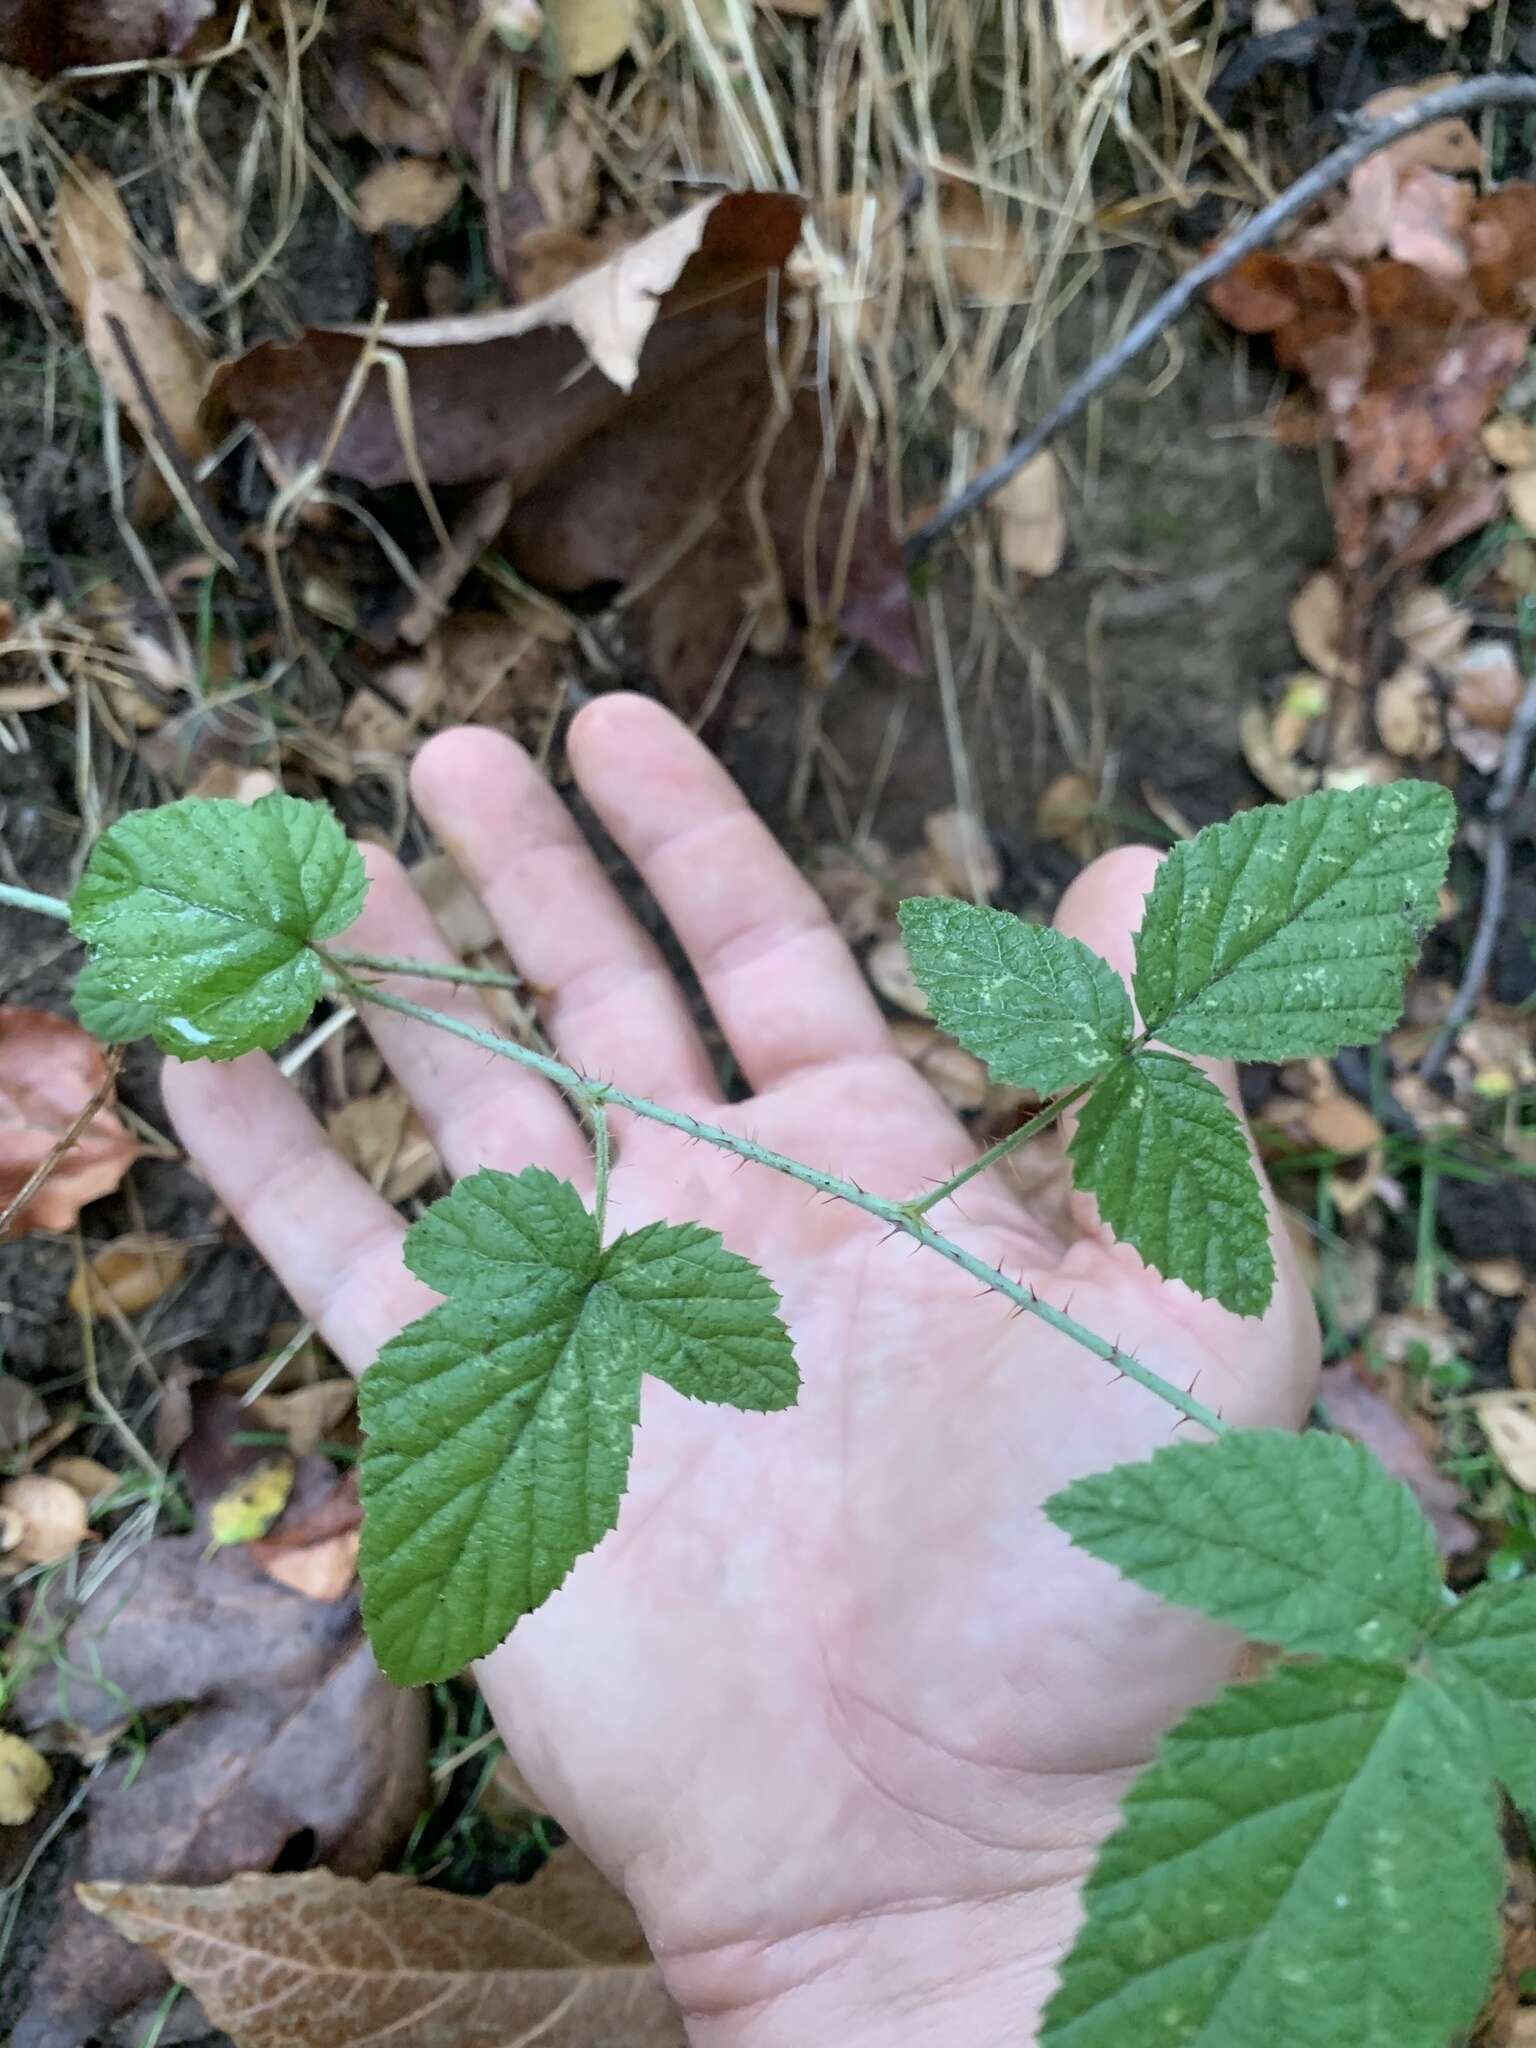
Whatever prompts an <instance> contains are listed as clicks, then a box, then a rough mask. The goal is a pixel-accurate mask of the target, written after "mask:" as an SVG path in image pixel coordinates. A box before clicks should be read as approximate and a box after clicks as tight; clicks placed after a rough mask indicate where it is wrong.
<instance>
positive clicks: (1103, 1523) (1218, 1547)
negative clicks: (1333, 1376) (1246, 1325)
mask: <svg viewBox="0 0 1536 2048" xmlns="http://www.w3.org/2000/svg"><path fill="white" fill-rule="evenodd" d="M1045 1511H1046V1513H1047V1514H1048V1515H1049V1516H1050V1518H1051V1520H1052V1521H1053V1522H1054V1523H1055V1524H1056V1526H1057V1527H1058V1528H1059V1529H1063V1530H1065V1531H1066V1533H1067V1535H1069V1536H1070V1537H1071V1538H1072V1541H1073V1542H1074V1543H1076V1544H1077V1545H1078V1546H1079V1547H1080V1548H1081V1549H1083V1550H1089V1551H1092V1553H1093V1555H1094V1556H1095V1557H1100V1558H1103V1559H1104V1561H1105V1562H1106V1563H1107V1564H1112V1565H1114V1566H1115V1567H1116V1568H1117V1570H1119V1571H1122V1572H1123V1573H1124V1574H1125V1576H1126V1577H1127V1578H1129V1579H1134V1580H1135V1581H1136V1582H1137V1584H1138V1585H1142V1586H1147V1587H1149V1588H1150V1589H1151V1590H1152V1591H1153V1592H1154V1593H1156V1594H1158V1595H1159V1596H1160V1597H1161V1598H1162V1599H1164V1600H1173V1601H1177V1602H1178V1603H1179V1605H1181V1606H1183V1607H1195V1608H1198V1609H1199V1610H1200V1612H1201V1613H1202V1614H1209V1615H1211V1616H1212V1617H1213V1618H1214V1619H1215V1620H1217V1621H1224V1622H1229V1623H1230V1624H1231V1625H1232V1626H1233V1627H1234V1628H1239V1629H1242V1630H1243V1632H1244V1633H1245V1634H1247V1635H1250V1636H1253V1637H1256V1638H1257V1639H1258V1640H1259V1641H1260V1642H1265V1643H1275V1644H1278V1645H1279V1647H1280V1648H1281V1649H1283V1650H1289V1651H1290V1652H1292V1653H1293V1654H1295V1655H1325V1654H1329V1653H1332V1654H1336V1655H1339V1656H1346V1657H1351V1658H1355V1659H1359V1660H1363V1661H1376V1660H1384V1661H1392V1662H1398V1663H1400V1662H1402V1661H1403V1660H1404V1659H1405V1658H1408V1657H1410V1656H1412V1655H1413V1654H1414V1652H1415V1650H1416V1649H1417V1648H1418V1646H1419V1644H1420V1643H1421V1641H1422V1640H1423V1638H1424V1636H1425V1634H1426V1632H1427V1631H1428V1630H1430V1629H1431V1628H1433V1627H1434V1625H1435V1623H1436V1622H1437V1621H1438V1620H1439V1619H1440V1617H1441V1616H1442V1614H1444V1612H1445V1606H1444V1595H1443V1592H1442V1586H1441V1579H1440V1571H1439V1564H1438V1558H1437V1553H1436V1549H1435V1539H1434V1534H1433V1531H1432V1530H1431V1529H1430V1526H1429V1524H1428V1523H1427V1522H1426V1521H1425V1519H1424V1517H1423V1515H1421V1514H1420V1512H1419V1510H1418V1507H1417V1505H1416V1504H1415V1502H1414V1499H1413V1496H1412V1494H1411V1493H1410V1492H1409V1491H1408V1489H1407V1487H1406V1486H1404V1485H1402V1483H1401V1482H1400V1481H1398V1480H1396V1479H1393V1478H1390V1477H1389V1476H1388V1474H1387V1473H1386V1472H1385V1471H1384V1470H1383V1468H1382V1467H1381V1465H1380V1464H1378V1463H1377V1461H1376V1459H1374V1458H1373V1457H1372V1456H1371V1455H1370V1453H1369V1452H1368V1451H1365V1450H1362V1449H1361V1447H1360V1446H1359V1445H1358V1444H1353V1443H1350V1442H1349V1441H1348V1440H1347V1439H1346V1438H1344V1437H1339V1436H1326V1435H1323V1434H1321V1433H1320V1432H1312V1433H1310V1434H1308V1435H1306V1436H1293V1435H1291V1434H1290V1433H1289V1432H1288V1431H1286V1430H1278V1429H1235V1430H1233V1431H1231V1432H1230V1434H1228V1435H1226V1436H1223V1437H1218V1438H1217V1439H1216V1441H1215V1442H1214V1443H1188V1444H1170V1445H1168V1446H1167V1447H1166V1448H1164V1449H1163V1450H1160V1451H1156V1452H1154V1453H1153V1455H1152V1456H1151V1457H1150V1458H1148V1459H1146V1460H1145V1461H1143V1462H1141V1463H1138V1464H1134V1465H1117V1466H1115V1467H1114V1468H1113V1470H1112V1471H1109V1472H1095V1473H1092V1474H1091V1475H1090V1476H1089V1477H1087V1478H1085V1479H1078V1480H1074V1482H1073V1483H1072V1485H1070V1486H1068V1487H1065V1488H1063V1490H1062V1491H1061V1492H1060V1493H1058V1494H1055V1495H1054V1496H1053V1497H1052V1498H1051V1499H1050V1500H1048V1501H1047V1502H1046V1504H1045ZM1530 1644H1531V1645H1532V1646H1536V1616H1533V1619H1532V1621H1531V1637H1530ZM1529 1684H1530V1692H1531V1696H1532V1698H1533V1700H1536V1677H1532V1678H1530V1680H1529ZM1532 1733H1533V1735H1536V1727H1533V1729H1532Z"/></svg>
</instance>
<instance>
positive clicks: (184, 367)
mask: <svg viewBox="0 0 1536 2048" xmlns="http://www.w3.org/2000/svg"><path fill="white" fill-rule="evenodd" d="M54 239H55V243H56V256H57V261H58V266H59V278H60V282H61V283H62V285H63V287H64V292H65V296H66V297H67V298H68V300H69V302H70V304H71V305H72V306H73V308H74V311H75V317H76V319H77V320H78V321H79V323H80V329H81V333H82V334H83V335H84V337H85V346H86V349H87V352H88V353H89V355H90V358H91V361H92V363H93V364H94V365H95V368H96V374H97V375H98V376H99V377H100V378H101V381H102V382H103V384H105V385H106V386H107V388H108V390H110V391H111V393H112V395H113V397H114V398H116V400H117V402H118V403H119V405H121V406H122V408H123V410H124V412H126V413H127V415H128V417H129V418H130V419H131V420H132V421H133V424H134V426H135V427H136V428H137V429H138V431H139V434H140V435H141V437H142V438H143V439H144V440H145V441H146V442H149V441H159V440H161V439H162V438H163V435H164V433H167V432H168V433H169V434H170V437H171V439H172V441H173V442H174V443H175V446H176V447H177V449H179V450H180V452H181V453H182V455H184V456H186V457H187V458H188V460H189V461H193V462H196V461H200V460H201V459H202V457H203V456H204V455H205V454H206V453H207V452H208V447H209V443H208V439H207V435H206V433H205V432H204V429H203V425H202V420H201V413H202V405H203V399H204V397H205V395H206V393H207V390H208V381H209V377H210V374H211V368H212V366H211V364H210V363H209V361H208V357H207V355H206V353H205V352H204V349H203V346H202V344H201V343H200V342H199V341H198V339H197V337H196V336H195V335H194V334H193V332H192V330H191V329H190V328H189V327H188V326H187V325H186V324H185V322H184V321H183V320H182V319H181V318H180V316H179V315H178V314H176V313H174V312H173V311H172V310H171V308H170V307H169V306H167V305H165V304H164V303H163V302H162V301H161V300H159V299H157V298H154V297H152V296H151V294H150V292H149V289H148V287H147V285H146V284H145V281H144V273H143V270H142V268H141V266H140V263H139V259H138V254H137V251H136V249H135V246H134V235H133V227H132V224H131V223H130V221H129V219H128V215H127V212H126V210H125V208H124V206H123V202H122V200H121V199H120V198H119V197H118V193H117V187H116V185H115V184H114V183H113V181H112V179H111V177H110V176H109V175H108V173H107V172H105V171H102V170H98V169H97V168H96V166H95V165H94V164H89V163H86V162H84V161H83V160H77V161H76V162H75V163H74V164H72V165H71V166H70V168H69V171H68V173H67V175H66V176H65V178H64V179H63V181H62V182H61V184H60V186H59V197H58V203H57V206H56V208H55V211H54ZM122 336H126V347H125V344H124V341H123V339H122V338H121V337H122ZM130 352H131V357H132V362H136V363H137V365H138V368H139V370H140V372H141V373H142V376H143V378H144V382H145V384H146V385H147V386H148V388H149V390H150V392H151V393H152V394H153V396H154V400H155V408H157V409H158V411H159V415H160V421H159V422H157V420H156V419H155V416H154V409H152V408H151V407H150V406H149V405H148V404H147V403H146V402H145V400H144V398H143V396H142V394H141V392H140V389H139V383H138V380H137V379H136V378H135V376H134V374H133V369H132V366H131V363H130ZM160 422H163V427H162V425H161V423H160ZM155 482H156V484H157V485H158V483H159V479H158V478H156V479H155ZM161 488H163V487H161Z"/></svg>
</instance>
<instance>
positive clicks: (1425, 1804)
mask: <svg viewBox="0 0 1536 2048" xmlns="http://www.w3.org/2000/svg"><path fill="white" fill-rule="evenodd" d="M1503 1885H1504V1871H1503V1856H1502V1852H1501V1849H1500V1843H1499V1836H1498V1830H1497V1826H1496V1822H1495V1809H1494V1805H1493V1801H1492V1798H1491V1794H1490V1788H1489V1784H1488V1778H1487V1773H1486V1767H1485V1765H1484V1762H1483V1759H1482V1757H1481V1752H1480V1748H1479V1738H1478V1732H1477V1730H1476V1729H1475V1728H1474V1727H1473V1726H1472V1725H1471V1723H1470V1722H1468V1720H1467V1719H1466V1718H1465V1716H1463V1715H1462V1714H1461V1713H1459V1712H1458V1711H1457V1709H1456V1707H1455V1706H1454V1704H1453V1703H1452V1702H1451V1701H1450V1700H1449V1698H1448V1697H1447V1696H1446V1695H1445V1694H1444V1693H1443V1692H1441V1691H1440V1690H1439V1688H1437V1687H1435V1686H1433V1685H1430V1684H1428V1683H1427V1682H1426V1681H1424V1680H1423V1679H1420V1678H1417V1677H1415V1676H1412V1675H1410V1674H1408V1673H1407V1672H1404V1671H1402V1670H1398V1669H1392V1668H1389V1667H1387V1666H1385V1665H1380V1664H1355V1663H1350V1662H1345V1661H1342V1660H1340V1661H1336V1662H1335V1661H1330V1662H1326V1663H1322V1664H1315V1665H1309V1666H1294V1667H1282V1668H1281V1669H1279V1670H1278V1671H1276V1672H1274V1673H1273V1674H1272V1675H1271V1676H1270V1677H1268V1678H1267V1679H1264V1680H1262V1681H1261V1682H1259V1683H1257V1684H1253V1685H1241V1686H1234V1687H1233V1688H1232V1689H1231V1690H1230V1691H1228V1692H1225V1693H1223V1694H1222V1695H1221V1696H1220V1697H1219V1698H1218V1699H1216V1700H1214V1701H1212V1702H1211V1704H1210V1705H1209V1706H1204V1707H1200V1708H1197V1709H1196V1711H1195V1712H1194V1713H1192V1714H1191V1715H1189V1716H1188V1718H1187V1719H1186V1720H1184V1721H1183V1722H1182V1723H1181V1724H1180V1725H1179V1727H1177V1728H1176V1729H1175V1730H1174V1731H1173V1733H1172V1734H1171V1735H1169V1736H1168V1737H1167V1738H1166V1740H1165V1741H1164V1743H1163V1746H1162V1749H1161V1751H1160V1752H1159V1754H1158V1757H1157V1759H1156V1761H1155V1762H1154V1763H1153V1764H1152V1766H1151V1767H1150V1769H1148V1770H1147V1771H1145V1772H1144V1773H1143V1774H1142V1776H1141V1777H1140V1778H1139V1779H1138V1780H1137V1781H1136V1783H1135V1784H1134V1785H1133V1786H1132V1788H1131V1791H1130V1793H1129V1795H1128V1797H1127V1799H1126V1802H1125V1810H1124V1816H1123V1818H1122V1821H1121V1825H1120V1827H1119V1828H1118V1830H1117V1831H1116V1833H1115V1834H1113V1835H1112V1836H1111V1837H1110V1839H1109V1841H1108V1842H1107V1843H1106V1844H1105V1847H1104V1849H1103V1851H1102V1852H1101V1854H1100V1857H1099V1860H1098V1864H1097V1866H1096V1868H1095V1870H1094V1873H1093V1875H1092V1877H1091V1878H1090V1880H1089V1882H1088V1886H1087V1890H1086V1893H1085V1904H1086V1907H1087V1920H1086V1923H1085V1925H1084V1927H1083V1929H1082V1932H1081V1933H1080V1935H1079V1936H1078V1939H1077V1943H1076V1945H1075V1947H1074V1948H1073V1950H1072V1953H1071V1954H1070V1955H1069V1956H1068V1958H1067V1961H1066V1964H1065V1965H1064V1968H1063V1971H1062V1979H1061V1986H1060V1989H1059V1990H1058V1991H1057V1993H1056V1995H1055V1997H1054V1998H1053V1999H1052V2000H1051V2003H1050V2005H1049V2007H1048V2008H1047V2011H1046V2015H1045V2025H1044V2030H1043V2032H1042V2035H1041V2044H1042V2048H1126V2044H1127V2043H1130V2042H1134V2043H1135V2048H1275V2043H1277V2042H1285V2043H1287V2044H1288V2048H1445V2044H1446V2042H1447V2041H1449V2040H1451V2039H1453V2038H1457V2037H1459V2035H1460V2033H1461V2031H1462V2029H1464V2028H1465V2027H1467V2026H1468V2025H1469V2024H1470V2023H1471V2021H1472V2019H1473V2017H1474V2016H1475V2014H1476V2012H1477V2008H1478V2004H1479V2001H1480V1999H1481V1997H1482V1995H1483V1991H1484V1989H1485V1987H1486V1985H1487V1983H1488V1981H1489V1978H1490V1976H1491V1975H1492V1972H1493V1969H1494V1965H1495V1963H1496V1961H1497V1957H1498V1936H1497V1924H1496V1920H1495V1907H1496V1905H1497V1902H1498V1900H1499V1897H1500V1895H1501V1893H1502V1890H1503ZM1431 1931H1432V1932H1431Z"/></svg>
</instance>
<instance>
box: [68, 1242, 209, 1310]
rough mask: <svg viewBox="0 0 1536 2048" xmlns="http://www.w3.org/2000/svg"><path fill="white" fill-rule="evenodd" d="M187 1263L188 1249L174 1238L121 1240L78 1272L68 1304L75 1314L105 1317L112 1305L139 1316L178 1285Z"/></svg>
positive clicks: (71, 1286)
mask: <svg viewBox="0 0 1536 2048" xmlns="http://www.w3.org/2000/svg"><path fill="white" fill-rule="evenodd" d="M186 1264H187V1253H186V1248H185V1246H183V1245H179V1244H177V1243H176V1242H175V1240H174V1239H172V1238H168V1237H142V1236H130V1237H120V1238H118V1239H117V1240H116V1241H115V1242H114V1243H112V1244H109V1245H104V1246H103V1247H102V1249H101V1250H100V1251H99V1252H96V1253H95V1254H94V1255H93V1256H92V1258H91V1260H90V1261H89V1263H88V1264H87V1265H86V1266H84V1267H83V1268H82V1269H81V1270H80V1271H79V1272H78V1273H76V1275H75V1277H74V1279H73V1280H72V1281H71V1282H70V1288H69V1297H68V1299H69V1305H70V1307H71V1308H72V1309H73V1310H74V1312H75V1314H76V1315H85V1314H87V1313H89V1314H91V1315H94V1316H100V1315H105V1314H107V1313H108V1308H109V1305H110V1307H112V1308H116V1309H117V1310H118V1311H119V1312H120V1313H121V1314H122V1315H125V1316H136V1315H138V1314H139V1313H140V1312H141V1311H142V1310H144V1309H146V1308H151V1307H153V1305H154V1304H155V1303H156V1302H157V1301H158V1300H159V1299H160V1297H161V1295H162V1294H164V1293H166V1292H167V1290H168V1289H170V1288H172V1287H174V1286H175V1284H176V1282H177V1281H178V1280H179V1279H180V1278H181V1276H182V1274H183V1272H184V1271H185V1270H186Z"/></svg>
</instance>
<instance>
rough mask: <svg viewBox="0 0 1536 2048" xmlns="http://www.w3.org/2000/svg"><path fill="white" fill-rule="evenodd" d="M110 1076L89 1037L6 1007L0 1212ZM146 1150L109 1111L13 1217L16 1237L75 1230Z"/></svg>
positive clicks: (46, 1014) (0, 1084)
mask: <svg viewBox="0 0 1536 2048" xmlns="http://www.w3.org/2000/svg"><path fill="white" fill-rule="evenodd" d="M106 1078H107V1066H106V1060H105V1057H104V1055H103V1053H102V1050H101V1047H100V1046H99V1045H98V1044H97V1043H96V1041H95V1039H94V1038H92V1037H91V1036H90V1034H89V1032H86V1031H82V1030H81V1028H80V1026H79V1025H78V1024H72V1023H70V1021H69V1020H68V1018H66V1017H56V1016H54V1015H53V1014H52V1013H51V1012H50V1011H47V1010H24V1009H16V1008H12V1007H10V1006H7V1005H0V1209H4V1207H5V1206H6V1204H7V1203H8V1202H10V1201H12V1200H14V1199H15V1197H16V1196H17V1195H19V1194H20V1192H21V1190H22V1189H23V1188H24V1187H25V1186H26V1184H27V1182H28V1180H29V1179H30V1178H31V1176H32V1174H33V1173H34V1172H35V1171H36V1169H37V1168H38V1167H39V1166H41V1165H42V1163H43V1161H44V1160H45V1159H46V1158H47V1157H48V1155H49V1154H50V1153H51V1152H52V1151H53V1149H54V1147H55V1146H56V1145H57V1144H58V1142H59V1140H60V1139H61V1138H62V1137H63V1136H64V1134H65V1132H66V1131H67V1130H68V1129H69V1127H70V1126H71V1124H72V1123H73V1122H74V1121H75V1119H76V1117H77V1116H79V1115H80V1114H81V1112H82V1111H83V1110H84V1109H85V1107H86V1105H87V1104H88V1103H89V1102H90V1100H91V1098H92V1097H93V1096H94V1095H95V1094H96V1092H97V1090H98V1089H99V1088H100V1087H101V1085H102V1083H103V1082H104V1081H105V1080H106ZM142 1149H143V1148H142V1147H141V1146H140V1145H139V1144H138V1143H137V1142H136V1141H135V1140H134V1139H133V1138H131V1137H130V1136H129V1135H128V1132H127V1131H126V1130H125V1129H124V1128H123V1126H122V1124H121V1123H120V1122H119V1121H118V1119H117V1117H116V1116H115V1115H114V1114H113V1112H112V1111H111V1110H110V1109H107V1108H105V1107H103V1108H101V1109H99V1110H97V1112H96V1114H95V1116H93V1117H92V1118H91V1120H90V1122H89V1123H88V1124H87V1125H86V1127H85V1129H84V1130H83V1131H82V1132H81V1134H80V1136H79V1138H78V1139H77V1140H76V1142H75V1143H74V1144H73V1145H72V1146H71V1147H70V1148H69V1150H68V1151H67V1152H66V1153H65V1154H64V1156H63V1157H62V1159H60V1161H59V1163H58V1165H57V1167H56V1168H55V1170H54V1171H53V1172H52V1173H51V1174H50V1175H49V1177H48V1179H47V1180H46V1181H45V1182H44V1183H43V1185H42V1186H41V1187H40V1188H39V1189H38V1190H37V1192H36V1193H35V1194H34V1195H33V1196H32V1197H31V1198H30V1200H29V1201H28V1202H27V1204H26V1206H25V1208H23V1209H22V1210H21V1211H20V1213H19V1214H18V1215H16V1216H14V1217H13V1218H12V1219H11V1224H10V1234H11V1235H12V1236H20V1235H21V1234H22V1233H24V1232H25V1231H28V1230H68V1229H69V1227H70V1226H71V1224H73V1223H74V1222H75V1220H76V1219H77V1217H78V1216H79V1214H80V1211H81V1210H82V1209H83V1208H84V1207H85V1205H86V1203H87V1202H94V1201H96V1200H97V1199H98V1197H100V1196H102V1195H109V1194H111V1192H112V1190H113V1189H114V1188H115V1187H116V1186H117V1184H118V1182H119V1181H120V1180H121V1179H122V1177H123V1175H124V1174H125V1173H126V1172H127V1171H128V1169H129V1167H130V1166H131V1165H132V1164H133V1162H134V1160H135V1159H137V1158H138V1156H139V1154H140V1152H141V1151H142Z"/></svg>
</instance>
